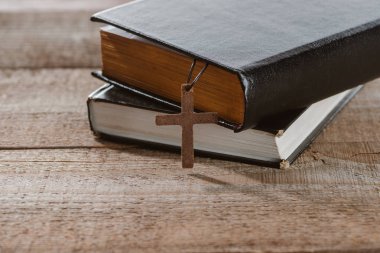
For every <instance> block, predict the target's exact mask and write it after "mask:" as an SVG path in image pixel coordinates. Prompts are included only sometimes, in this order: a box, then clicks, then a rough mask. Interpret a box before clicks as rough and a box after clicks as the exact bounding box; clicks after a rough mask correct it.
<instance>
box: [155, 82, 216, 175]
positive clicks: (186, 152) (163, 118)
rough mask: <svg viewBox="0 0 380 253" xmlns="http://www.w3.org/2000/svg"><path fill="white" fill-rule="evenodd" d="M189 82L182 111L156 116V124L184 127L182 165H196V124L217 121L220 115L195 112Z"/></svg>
mask: <svg viewBox="0 0 380 253" xmlns="http://www.w3.org/2000/svg"><path fill="white" fill-rule="evenodd" d="M187 87H188V84H183V85H182V94H181V113H180V114H165V115H158V116H157V117H156V125H158V126H169V125H179V126H181V127H182V148H181V156H182V167H183V168H193V167H194V132H193V126H194V125H195V124H209V123H217V122H218V115H217V113H214V112H206V113H195V112H194V93H193V89H190V90H187Z"/></svg>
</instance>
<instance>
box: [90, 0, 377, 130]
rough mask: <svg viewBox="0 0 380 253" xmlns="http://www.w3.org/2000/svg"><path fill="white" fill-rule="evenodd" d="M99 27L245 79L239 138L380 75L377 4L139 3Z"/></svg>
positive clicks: (300, 0) (115, 11)
mask: <svg viewBox="0 0 380 253" xmlns="http://www.w3.org/2000/svg"><path fill="white" fill-rule="evenodd" d="M92 20H93V21H99V22H103V23H106V24H110V25H113V26H115V27H117V28H120V29H123V30H125V31H127V32H129V33H133V34H136V35H138V36H140V37H143V38H145V39H148V40H150V41H153V42H154V43H158V44H160V45H161V46H164V47H167V48H170V49H172V50H175V51H177V52H179V53H182V54H185V55H188V56H191V57H192V58H194V59H200V60H202V61H206V62H208V63H210V64H212V65H214V66H217V67H220V68H223V69H226V70H228V71H232V72H234V73H236V74H238V76H239V78H240V82H241V87H242V89H243V91H244V94H245V98H244V99H245V111H244V121H243V123H242V124H241V125H238V126H235V130H236V131H241V130H245V129H250V128H252V127H253V126H255V125H256V124H257V123H258V122H259V121H260V120H261V119H262V118H265V117H267V116H268V115H275V114H277V113H279V112H283V111H288V110H290V109H298V108H303V107H306V106H308V105H311V104H313V103H315V102H317V101H319V100H321V99H324V98H327V97H329V96H331V95H334V94H337V93H339V92H342V91H344V90H347V89H350V88H352V87H355V86H357V85H358V84H361V83H365V82H367V81H370V80H371V79H375V78H376V77H378V76H380V2H379V1H378V0H363V1H357V0H329V1H325V0H311V1H305V0H283V1H278V0H265V1H262V0H239V1H231V0H208V1H204V0H191V1H183V0H140V1H134V2H131V3H127V4H125V5H122V6H119V7H116V8H112V9H109V10H106V11H102V12H99V13H97V14H95V15H94V16H93V17H92Z"/></svg>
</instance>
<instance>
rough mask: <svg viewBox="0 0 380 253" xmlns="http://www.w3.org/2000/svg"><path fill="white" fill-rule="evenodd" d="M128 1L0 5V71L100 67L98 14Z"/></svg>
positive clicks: (39, 0)
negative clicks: (96, 21) (92, 20)
mask: <svg viewBox="0 0 380 253" xmlns="http://www.w3.org/2000/svg"><path fill="white" fill-rule="evenodd" d="M125 2H127V1H121V0H111V1H100V0H95V1H91V0H84V1H74V0H69V1H58V0H31V1H30V0H18V1H11V0H4V1H1V2H0V12H1V15H0V37H1V46H0V68H44V67H45V68H56V67H71V68H73V67H99V66H100V45H99V41H100V37H99V32H98V30H99V27H100V26H101V25H100V24H95V23H92V22H90V20H89V19H90V16H91V15H92V14H94V13H95V12H97V11H100V10H103V9H106V8H110V7H113V6H116V5H119V4H122V3H125Z"/></svg>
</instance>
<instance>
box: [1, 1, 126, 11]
mask: <svg viewBox="0 0 380 253" xmlns="http://www.w3.org/2000/svg"><path fill="white" fill-rule="evenodd" d="M126 2H128V1H127V0H107V1H102V0H81V1H77V0H65V1H60V0H17V1H13V0H2V1H1V2H0V11H1V12H8V13H10V12H33V13H36V12H54V11H55V12H57V11H59V12H73V11H78V10H91V11H99V10H103V9H107V8H110V7H113V6H116V5H119V4H123V3H126Z"/></svg>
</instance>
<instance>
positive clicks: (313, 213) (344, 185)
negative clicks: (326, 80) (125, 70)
mask: <svg viewBox="0 0 380 253" xmlns="http://www.w3.org/2000/svg"><path fill="white" fill-rule="evenodd" d="M65 2H66V3H67V5H65V4H63V2H60V1H47V0H45V1H37V0H33V1H21V2H18V3H20V4H17V1H8V0H4V1H2V2H1V3H0V12H1V14H0V20H1V26H0V36H1V38H2V43H1V44H0V56H1V57H0V252H1V253H3V252H55V251H58V252H72V251H87V252H96V251H98V252H109V251H116V252H125V251H133V252H157V251H162V252H181V251H182V252H379V251H380V134H379V131H378V129H380V120H379V119H380V106H379V105H380V80H376V81H374V82H372V83H370V84H368V85H367V86H366V88H365V89H364V90H363V91H362V92H361V93H360V94H359V95H358V96H357V97H356V98H355V99H354V100H353V101H352V102H351V103H350V104H349V105H348V106H347V107H346V108H345V109H344V110H343V111H342V113H340V114H339V115H338V117H337V118H336V120H334V121H333V122H332V123H331V124H330V125H329V127H328V128H327V129H326V130H325V131H324V132H323V133H322V134H321V135H320V136H319V137H318V138H317V139H316V141H315V142H314V143H313V144H312V145H311V147H310V148H309V149H308V150H307V151H306V152H305V153H304V154H302V155H301V157H300V158H299V159H298V160H297V161H296V162H295V164H294V165H293V166H292V168H291V169H290V170H286V171H279V170H275V169H269V168H263V167H258V166H253V165H248V164H240V163H234V162H229V161H223V160H215V159H207V158H197V159H196V161H197V164H196V166H195V168H194V169H193V170H182V169H181V161H180V155H179V154H175V153H169V152H162V151H156V150H152V149H146V148H144V147H141V146H136V145H129V144H125V145H121V144H115V143H110V142H105V141H100V140H96V139H95V138H94V137H93V136H92V134H91V132H90V131H89V126H88V123H87V115H86V106H85V102H86V97H87V95H88V94H89V93H90V92H91V91H92V90H94V89H95V88H96V87H98V86H99V85H101V83H100V82H98V81H96V80H93V79H92V78H91V77H90V75H89V72H90V70H91V69H92V68H93V67H98V65H99V59H98V57H99V55H98V46H97V43H98V42H97V41H96V38H97V32H96V29H97V28H96V27H97V26H93V25H90V24H88V23H87V20H88V15H89V14H90V13H91V12H94V11H96V9H97V8H98V9H102V8H106V7H107V6H106V4H107V3H104V2H105V1H104V2H103V1H89V0H86V1H83V2H81V3H82V4H81V3H79V1H65ZM90 2H91V3H92V2H93V3H94V6H95V7H89V5H91V3H90ZM113 4H117V3H116V1H110V2H109V5H113ZM21 14H25V15H26V17H27V18H26V19H25V20H21V19H20V20H18V19H17V18H16V17H17V16H20V15H21ZM71 19H73V20H74V21H70V20H71ZM41 21H44V22H43V23H44V24H41V26H43V27H45V28H46V29H47V30H46V31H43V30H39V29H38V27H39V23H40V22H41ZM70 22H71V23H70ZM63 23H65V24H71V25H65V24H63ZM57 25H58V26H60V28H57V27H56V26H57ZM70 26H73V27H70ZM71 28H72V29H73V30H71ZM58 30H62V34H61V35H59V33H58V32H57V31H58ZM49 34H52V35H53V36H50V35H49ZM89 43H93V44H91V45H90V44H89ZM89 45H90V46H89ZM83 52H87V53H88V52H91V55H85V54H83ZM64 55H66V56H65V57H62V56H64ZM20 67H22V68H20ZM77 67H80V68H77Z"/></svg>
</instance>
